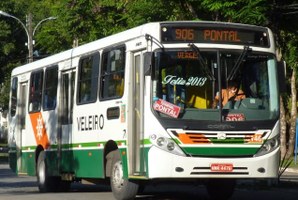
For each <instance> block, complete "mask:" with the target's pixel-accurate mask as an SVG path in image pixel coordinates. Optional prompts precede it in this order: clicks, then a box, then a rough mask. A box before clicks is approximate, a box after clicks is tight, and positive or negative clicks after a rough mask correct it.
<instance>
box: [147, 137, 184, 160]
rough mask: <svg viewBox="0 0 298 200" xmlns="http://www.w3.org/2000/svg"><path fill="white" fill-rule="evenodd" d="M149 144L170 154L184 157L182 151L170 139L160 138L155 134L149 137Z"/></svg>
mask: <svg viewBox="0 0 298 200" xmlns="http://www.w3.org/2000/svg"><path fill="white" fill-rule="evenodd" d="M150 141H151V143H152V144H153V145H154V146H156V147H158V148H160V149H163V150H165V151H167V152H171V153H174V154H177V155H180V156H185V154H184V153H183V151H182V150H181V149H180V147H179V146H178V145H177V144H176V143H175V142H174V141H173V140H172V139H171V138H165V137H162V136H157V135H155V134H153V135H151V136H150Z"/></svg>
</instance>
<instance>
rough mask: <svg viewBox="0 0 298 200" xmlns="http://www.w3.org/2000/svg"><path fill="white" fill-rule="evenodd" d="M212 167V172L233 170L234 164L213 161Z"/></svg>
mask: <svg viewBox="0 0 298 200" xmlns="http://www.w3.org/2000/svg"><path fill="white" fill-rule="evenodd" d="M210 169H211V171H212V172H232V171H233V164H231V163H212V164H211V167H210Z"/></svg>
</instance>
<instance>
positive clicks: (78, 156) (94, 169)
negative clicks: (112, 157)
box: [73, 149, 104, 178]
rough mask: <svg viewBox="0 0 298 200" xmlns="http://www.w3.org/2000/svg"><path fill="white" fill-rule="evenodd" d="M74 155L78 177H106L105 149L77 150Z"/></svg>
mask: <svg viewBox="0 0 298 200" xmlns="http://www.w3.org/2000/svg"><path fill="white" fill-rule="evenodd" d="M73 153H74V160H73V164H74V168H75V174H76V177H85V178H103V177H104V166H103V163H104V160H103V149H86V150H75V151H74V152H73Z"/></svg>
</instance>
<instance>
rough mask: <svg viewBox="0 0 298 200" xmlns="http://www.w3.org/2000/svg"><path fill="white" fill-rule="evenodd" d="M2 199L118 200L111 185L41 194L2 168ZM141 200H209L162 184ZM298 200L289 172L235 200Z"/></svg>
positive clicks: (187, 187)
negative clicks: (279, 179)
mask: <svg viewBox="0 0 298 200" xmlns="http://www.w3.org/2000/svg"><path fill="white" fill-rule="evenodd" d="M0 199H1V200H29V199H30V200H53V199H57V200H60V199H63V200H82V199H97V200H113V199H114V197H113V195H112V193H111V191H110V187H109V186H107V185H102V186H90V185H82V184H73V185H72V187H71V191H70V192H66V193H39V191H38V189H37V185H36V178H35V177H27V176H20V177H17V176H16V175H15V174H13V173H12V172H11V171H10V169H8V166H7V165H3V164H2V165H1V164H0ZM136 199H139V200H153V199H154V200H180V199H183V200H184V199H198V200H208V196H207V192H206V190H205V188H204V187H203V186H197V185H193V184H169V183H167V184H159V185H150V186H148V187H146V188H145V190H144V193H143V194H142V195H138V196H137V198H136ZM238 199H241V200H258V199H262V200H264V199H270V200H280V199H283V200H295V199H298V173H296V172H287V173H284V175H283V176H282V178H281V181H280V183H279V184H277V185H276V183H272V184H271V183H267V182H260V181H243V182H241V183H238V186H237V188H236V190H235V193H234V195H233V197H232V198H231V200H238Z"/></svg>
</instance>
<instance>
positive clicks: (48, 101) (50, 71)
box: [42, 66, 58, 110]
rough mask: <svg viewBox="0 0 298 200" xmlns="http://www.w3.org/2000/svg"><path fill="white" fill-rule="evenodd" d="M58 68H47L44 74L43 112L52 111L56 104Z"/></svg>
mask: <svg viewBox="0 0 298 200" xmlns="http://www.w3.org/2000/svg"><path fill="white" fill-rule="evenodd" d="M57 85H58V66H54V67H49V68H47V69H46V72H45V85H44V93H43V104H42V108H43V110H53V109H55V108H56V102H57Z"/></svg>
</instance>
